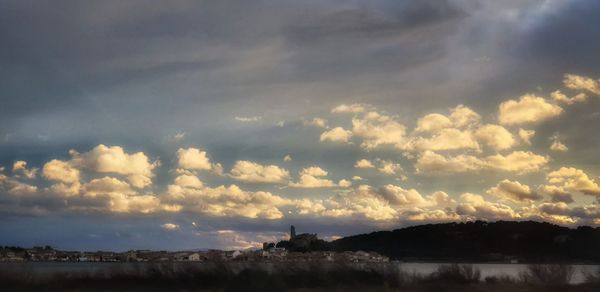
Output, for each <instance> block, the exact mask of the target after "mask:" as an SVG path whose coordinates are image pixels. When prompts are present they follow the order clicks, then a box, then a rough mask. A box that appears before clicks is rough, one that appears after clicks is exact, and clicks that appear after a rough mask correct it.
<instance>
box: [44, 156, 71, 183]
mask: <svg viewBox="0 0 600 292" xmlns="http://www.w3.org/2000/svg"><path fill="white" fill-rule="evenodd" d="M42 175H43V176H44V177H45V178H46V179H49V180H54V181H60V182H63V183H68V184H72V183H78V182H79V176H80V172H79V170H78V169H77V168H75V167H73V165H72V164H71V163H70V162H67V161H62V160H57V159H53V160H50V161H48V162H46V164H44V167H43V168H42Z"/></svg>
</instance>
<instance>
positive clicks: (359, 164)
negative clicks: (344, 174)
mask: <svg viewBox="0 0 600 292" xmlns="http://www.w3.org/2000/svg"><path fill="white" fill-rule="evenodd" d="M354 167H355V168H375V165H373V163H372V162H371V161H369V160H367V159H361V160H357V161H356V163H355V164H354Z"/></svg>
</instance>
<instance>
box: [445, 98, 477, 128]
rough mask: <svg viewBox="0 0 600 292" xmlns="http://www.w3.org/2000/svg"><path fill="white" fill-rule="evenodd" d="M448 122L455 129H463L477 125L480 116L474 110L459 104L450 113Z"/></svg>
mask: <svg viewBox="0 0 600 292" xmlns="http://www.w3.org/2000/svg"><path fill="white" fill-rule="evenodd" d="M450 120H451V121H452V124H453V125H454V126H455V127H457V128H464V127H468V126H472V125H476V124H477V123H479V120H481V116H480V115H479V114H478V113H476V112H475V111H474V110H472V109H470V108H468V107H466V106H464V105H462V104H460V105H458V106H456V107H455V108H453V109H452V110H451V111H450Z"/></svg>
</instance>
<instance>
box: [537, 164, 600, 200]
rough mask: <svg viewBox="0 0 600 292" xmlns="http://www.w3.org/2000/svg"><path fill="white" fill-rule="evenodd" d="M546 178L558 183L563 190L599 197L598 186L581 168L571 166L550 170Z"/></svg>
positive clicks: (555, 183)
mask: <svg viewBox="0 0 600 292" xmlns="http://www.w3.org/2000/svg"><path fill="white" fill-rule="evenodd" d="M546 178H547V179H548V182H550V183H551V184H554V185H560V186H561V187H562V188H563V189H564V190H567V191H574V192H580V193H583V194H586V195H591V196H596V197H597V198H600V186H598V184H597V183H596V182H595V181H594V180H593V179H591V178H590V177H589V176H588V175H587V174H586V173H585V172H583V170H581V169H577V168H573V167H561V168H560V169H558V170H555V171H552V172H550V173H549V174H548V175H547V176H546Z"/></svg>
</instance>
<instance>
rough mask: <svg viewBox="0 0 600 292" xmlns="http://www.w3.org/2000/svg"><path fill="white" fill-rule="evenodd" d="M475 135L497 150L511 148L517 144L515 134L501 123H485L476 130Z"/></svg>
mask: <svg viewBox="0 0 600 292" xmlns="http://www.w3.org/2000/svg"><path fill="white" fill-rule="evenodd" d="M475 137H476V138H477V139H478V140H479V141H481V142H482V143H485V144H486V145H487V146H489V147H491V148H493V149H495V150H504V149H509V148H511V147H512V146H514V145H515V144H516V141H515V139H514V138H513V135H512V134H511V133H510V132H509V131H508V130H507V129H506V128H504V127H502V126H499V125H484V126H481V127H480V128H478V129H477V130H476V131H475Z"/></svg>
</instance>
